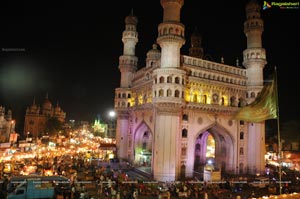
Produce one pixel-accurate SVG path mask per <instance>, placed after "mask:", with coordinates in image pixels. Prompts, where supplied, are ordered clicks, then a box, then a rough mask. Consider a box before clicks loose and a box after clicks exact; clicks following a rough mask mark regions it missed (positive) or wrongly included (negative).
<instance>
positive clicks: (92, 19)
mask: <svg viewBox="0 0 300 199" xmlns="http://www.w3.org/2000/svg"><path fill="white" fill-rule="evenodd" d="M246 2H247V1H245V0H243V1H220V2H216V1H195V0H193V1H191V0H186V1H185V5H184V6H183V8H182V12H181V13H182V15H181V21H182V23H183V24H185V26H186V29H185V30H186V32H185V34H186V40H187V42H186V44H185V45H184V46H183V48H182V53H183V54H187V53H188V48H189V47H190V40H189V37H190V35H191V33H192V32H193V30H194V29H195V27H197V29H198V30H199V32H200V33H201V35H202V37H203V40H202V43H203V48H204V53H205V54H209V55H211V56H212V57H213V59H214V60H215V61H217V62H220V57H221V56H223V57H224V59H225V63H226V64H230V65H235V60H236V58H237V57H238V58H239V59H240V63H242V51H243V50H244V49H245V48H246V37H245V36H244V33H243V22H244V21H245V4H246ZM2 4H3V5H0V23H1V28H0V48H1V51H0V105H2V106H4V107H6V108H7V109H8V108H11V109H12V111H13V116H14V118H17V124H18V123H19V124H20V125H19V128H21V127H20V126H21V124H22V123H23V120H24V114H25V110H26V107H27V106H29V105H31V104H32V101H33V98H34V97H35V98H36V102H37V103H38V104H42V102H43V100H44V98H45V96H46V93H48V94H49V99H50V101H52V102H53V104H54V105H56V103H57V101H58V102H59V104H60V106H61V107H62V109H63V110H64V111H65V112H66V113H67V119H75V120H88V121H90V122H92V121H93V120H94V119H95V118H96V117H97V115H101V118H106V117H107V112H108V111H109V110H110V109H112V108H113V98H114V89H115V88H116V87H118V86H119V82H120V72H119V70H118V59H119V56H120V55H121V54H122V52H123V51H122V48H123V44H122V41H121V37H122V31H123V30H124V27H125V24H124V19H125V17H126V16H127V15H128V14H129V13H130V12H131V9H133V13H134V14H135V15H136V16H137V17H138V20H139V23H138V27H137V29H138V32H139V43H138V44H137V46H136V54H137V56H138V57H139V60H140V61H139V68H141V67H143V66H144V62H145V58H146V53H147V51H148V50H150V49H151V46H152V44H153V43H154V42H155V41H156V37H157V26H158V24H159V23H160V22H161V21H162V14H163V12H162V11H163V10H162V7H161V5H160V3H159V0H156V1H154V0H152V1H143V0H127V1H97V2H88V1H57V2H55V1H49V2H48V1H40V2H34V3H30V2H26V3H25V2H24V3H23V4H22V3H18V4H12V3H11V4H5V5H4V3H2ZM299 11H300V10H299V9H279V8H276V7H271V8H270V9H267V10H264V11H262V17H263V19H264V22H265V31H264V33H263V47H264V48H265V49H266V52H267V61H268V64H267V66H266V67H265V74H270V71H272V69H273V68H274V66H275V65H276V66H277V69H278V79H279V80H278V86H279V108H280V118H281V120H282V121H288V120H298V121H300V119H299V118H300V117H299V112H300V110H299V101H300V99H299V96H297V95H298V90H299V89H297V86H299V82H298V81H297V79H298V77H297V74H298V73H297V72H296V71H297V70H299V69H298V65H299V48H298V47H299V35H300V34H299V28H298V27H297V26H299Z"/></svg>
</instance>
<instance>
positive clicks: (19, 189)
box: [7, 176, 69, 199]
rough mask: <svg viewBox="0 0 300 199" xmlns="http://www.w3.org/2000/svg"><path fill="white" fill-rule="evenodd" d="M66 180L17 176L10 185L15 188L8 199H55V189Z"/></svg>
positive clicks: (57, 177)
mask: <svg viewBox="0 0 300 199" xmlns="http://www.w3.org/2000/svg"><path fill="white" fill-rule="evenodd" d="M68 182H69V179H68V178H65V177H62V176H17V177H13V178H12V179H11V181H10V183H11V184H12V185H13V186H15V189H14V191H13V192H12V193H9V194H8V196H7V198H8V199H44V198H45V199H46V198H47V199H49V198H55V189H56V186H59V184H60V183H61V184H66V183H68Z"/></svg>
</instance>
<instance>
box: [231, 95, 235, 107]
mask: <svg viewBox="0 0 300 199" xmlns="http://www.w3.org/2000/svg"><path fill="white" fill-rule="evenodd" d="M230 106H235V97H231V98H230Z"/></svg>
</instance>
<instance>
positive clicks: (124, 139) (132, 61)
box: [115, 12, 138, 159]
mask: <svg viewBox="0 0 300 199" xmlns="http://www.w3.org/2000/svg"><path fill="white" fill-rule="evenodd" d="M137 23H138V20H137V18H136V17H135V16H134V15H133V12H131V13H130V15H129V16H127V17H126V18H125V30H124V31H123V35H122V41H123V44H124V47H123V55H121V56H120V57H119V69H120V72H121V82H120V88H117V89H116V90H115V110H116V112H117V125H116V143H117V155H118V158H123V159H127V158H128V153H129V152H128V147H127V146H128V136H129V135H128V131H129V130H128V124H129V118H128V112H127V108H128V107H129V106H130V103H129V101H128V100H129V99H130V96H131V86H132V78H133V74H134V72H135V71H136V69H137V62H138V58H137V57H136V56H135V46H136V44H137V42H138V32H137V31H136V26H137Z"/></svg>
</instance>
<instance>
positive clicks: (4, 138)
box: [0, 106, 15, 143]
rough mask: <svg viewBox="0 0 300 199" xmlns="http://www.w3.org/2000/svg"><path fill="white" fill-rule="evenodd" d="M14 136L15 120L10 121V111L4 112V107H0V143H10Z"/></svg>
mask: <svg viewBox="0 0 300 199" xmlns="http://www.w3.org/2000/svg"><path fill="white" fill-rule="evenodd" d="M13 134H15V120H12V111H11V110H8V111H7V112H6V111H5V107H3V106H0V143H6V142H9V141H10V137H12V135H13Z"/></svg>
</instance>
